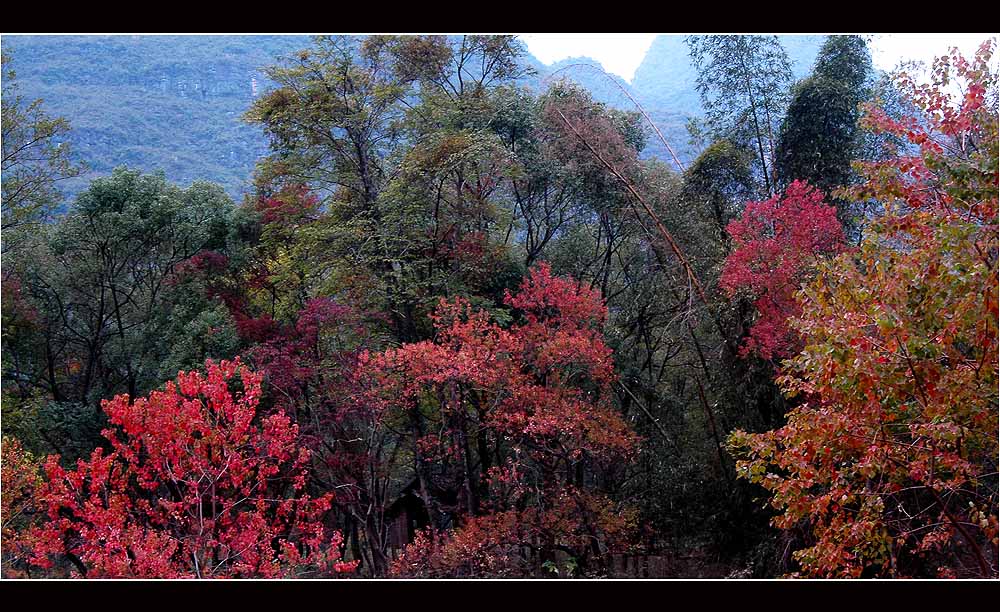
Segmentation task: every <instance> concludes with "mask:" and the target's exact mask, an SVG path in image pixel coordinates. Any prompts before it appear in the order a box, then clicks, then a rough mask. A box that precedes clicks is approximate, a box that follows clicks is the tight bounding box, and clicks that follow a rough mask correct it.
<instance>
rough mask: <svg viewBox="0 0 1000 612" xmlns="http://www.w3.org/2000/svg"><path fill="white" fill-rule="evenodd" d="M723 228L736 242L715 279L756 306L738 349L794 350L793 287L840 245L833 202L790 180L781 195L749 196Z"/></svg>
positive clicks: (778, 354)
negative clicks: (760, 198)
mask: <svg viewBox="0 0 1000 612" xmlns="http://www.w3.org/2000/svg"><path fill="white" fill-rule="evenodd" d="M727 231H728V233H729V235H730V236H731V237H732V239H733V247H734V248H733V251H732V253H730V254H729V256H728V257H727V258H726V262H725V264H724V267H723V270H722V277H721V279H720V281H719V284H720V286H721V287H722V289H723V290H724V291H726V293H728V294H729V296H730V297H733V296H735V295H737V294H741V293H742V294H745V295H747V296H749V297H750V299H752V300H753V303H754V308H755V309H756V311H757V318H756V320H755V321H754V323H753V326H752V327H751V328H750V332H749V335H748V336H747V338H746V339H745V341H744V343H743V346H742V347H741V353H742V354H743V355H747V354H749V353H757V354H758V355H760V356H761V357H763V358H764V359H783V358H785V357H789V356H790V355H793V354H795V353H797V352H798V349H799V347H800V346H801V344H800V342H799V341H798V338H797V336H796V334H795V332H794V331H793V330H792V329H791V328H790V327H789V325H788V320H789V319H790V318H791V317H794V316H796V315H797V314H798V313H799V311H800V307H799V305H798V303H797V302H796V299H795V293H796V292H797V291H798V290H799V289H800V288H801V286H802V284H803V283H804V282H806V281H808V280H809V279H810V277H811V275H812V274H813V271H814V270H815V267H816V264H817V263H818V261H819V260H820V258H822V257H829V256H832V255H836V254H837V253H839V252H840V251H842V250H843V249H844V244H843V243H844V232H843V229H842V228H841V225H840V223H839V222H838V221H837V215H836V208H835V207H833V206H828V205H826V204H824V203H823V194H822V193H821V192H819V191H818V190H816V189H814V188H812V187H810V186H809V185H808V184H806V183H803V182H801V181H794V182H792V184H791V185H789V186H788V188H787V189H786V190H785V193H784V194H783V195H775V196H773V197H771V198H769V199H767V200H765V201H763V202H747V205H746V209H745V210H744V211H743V214H742V215H741V216H740V218H739V219H736V220H733V221H731V222H730V223H729V226H728V228H727Z"/></svg>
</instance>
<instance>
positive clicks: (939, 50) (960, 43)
mask: <svg viewBox="0 0 1000 612" xmlns="http://www.w3.org/2000/svg"><path fill="white" fill-rule="evenodd" d="M656 36H657V35H656V34H518V37H519V38H520V39H521V40H523V41H524V43H525V44H526V45H527V46H528V50H529V51H531V53H532V54H533V55H534V56H535V57H537V58H538V59H539V60H541V61H542V63H544V64H552V63H554V62H558V61H559V60H563V59H566V58H570V57H580V56H587V57H591V58H593V59H595V60H597V61H598V62H600V63H601V65H602V66H603V67H604V69H605V70H607V71H608V72H611V73H614V74H617V75H618V76H620V77H622V78H623V79H625V80H626V81H628V82H631V81H632V77H633V75H634V74H635V70H636V68H638V67H639V64H640V63H641V62H642V58H643V57H645V55H646V51H648V50H649V45H650V44H652V42H653V39H654V38H656ZM990 36H996V34H879V35H876V36H875V40H874V41H873V42H872V44H871V50H872V61H873V62H874V63H875V66H876V67H877V68H881V69H883V70H891V69H893V68H895V67H896V65H897V64H898V63H899V62H900V61H903V60H918V61H925V62H930V60H932V59H933V58H934V57H936V56H938V55H944V54H946V53H947V52H948V49H949V47H953V46H955V47H958V48H959V49H960V50H961V51H962V53H963V54H965V56H966V57H971V56H972V54H973V53H975V50H976V48H977V47H978V46H979V44H980V43H981V42H983V41H984V40H985V39H986V38H989V37H990Z"/></svg>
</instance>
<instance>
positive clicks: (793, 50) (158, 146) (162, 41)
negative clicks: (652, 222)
mask: <svg viewBox="0 0 1000 612" xmlns="http://www.w3.org/2000/svg"><path fill="white" fill-rule="evenodd" d="M782 42H783V43H784V44H785V47H786V49H787V50H788V52H789V55H790V56H791V58H792V60H793V62H794V72H795V75H796V78H800V77H802V76H805V75H806V74H808V72H809V70H810V68H811V67H812V63H813V61H814V59H815V56H816V52H817V51H818V49H819V46H820V45H821V44H822V42H823V37H822V36H783V37H782ZM309 44H310V40H309V37H307V36H4V37H3V48H4V51H5V52H10V53H11V55H12V58H13V67H14V69H15V70H16V72H17V81H18V82H19V83H20V87H21V91H22V93H23V95H24V96H25V98H27V99H35V98H43V99H44V100H45V108H46V109H47V111H48V112H49V113H50V114H51V115H55V116H62V117H65V118H66V119H68V120H69V122H70V125H71V127H72V136H71V144H72V146H73V149H74V151H75V152H76V155H77V156H78V157H79V158H80V159H81V160H82V161H84V162H85V163H86V164H87V165H88V166H89V168H90V172H89V173H87V174H86V175H84V176H81V177H80V178H78V179H75V180H74V181H67V184H66V185H65V186H64V188H65V189H66V191H67V192H68V194H69V195H72V194H74V193H76V192H78V191H80V190H81V189H82V188H83V187H84V186H85V185H86V184H87V183H88V182H89V181H90V179H92V178H93V177H95V176H98V175H104V174H108V173H110V171H111V170H112V168H114V167H115V166H118V165H121V164H127V165H129V166H132V167H136V168H141V169H143V170H146V171H152V170H156V169H162V170H164V172H165V173H166V175H167V177H168V178H169V179H170V180H171V181H174V182H178V183H181V184H187V183H190V182H191V181H193V180H195V179H206V180H210V181H214V182H217V183H220V184H222V185H223V186H224V187H225V188H226V190H227V191H228V192H229V193H230V194H231V195H232V196H233V197H234V198H240V197H241V196H242V194H243V192H244V191H245V190H246V189H247V187H248V184H249V179H250V177H251V175H252V171H253V166H254V164H255V163H256V161H257V159H258V158H260V157H261V156H262V155H264V154H265V153H266V152H267V143H266V141H265V139H264V137H263V134H262V133H261V131H260V130H259V129H258V128H256V127H254V126H250V125H247V124H245V123H243V122H242V120H241V117H242V115H243V113H244V112H245V111H246V109H247V108H248V106H249V104H250V102H251V101H252V100H253V97H254V95H255V88H256V95H260V94H261V93H263V92H264V91H266V89H267V88H268V87H269V85H270V83H268V82H267V80H266V79H265V78H264V76H263V75H262V74H261V72H260V68H261V67H263V66H266V65H269V64H272V63H274V61H275V59H276V58H277V57H278V56H281V55H287V54H289V53H291V52H292V51H295V50H297V49H301V48H304V47H306V46H308V45H309ZM524 62H525V64H526V65H528V66H531V67H533V68H535V70H536V71H537V74H536V75H535V76H533V77H531V78H528V79H523V80H522V81H521V84H522V85H526V86H529V87H531V88H532V89H534V90H536V91H540V90H542V89H544V88H545V87H547V86H548V83H549V82H551V81H552V80H553V79H556V78H569V79H572V80H574V81H577V82H578V83H580V84H581V85H583V86H584V87H586V88H587V89H589V90H590V91H591V92H592V94H593V96H594V98H595V99H597V100H599V101H601V102H605V103H607V104H610V105H613V106H616V107H619V108H623V109H632V108H633V105H632V103H631V102H630V101H629V100H628V98H627V97H626V96H625V95H624V94H622V92H621V90H620V89H619V88H618V87H617V86H616V85H615V84H614V83H612V82H611V81H609V80H608V78H607V77H606V76H605V75H604V74H602V73H601V72H599V71H597V70H593V69H590V68H586V67H581V66H577V65H576V64H581V63H582V64H590V65H592V66H597V67H598V68H599V67H600V64H599V63H598V62H597V61H595V60H593V59H590V58H574V59H567V60H562V61H560V62H557V63H555V64H553V65H551V66H546V65H544V64H542V63H541V62H540V61H539V60H538V59H537V58H535V57H534V56H532V55H530V54H528V55H527V56H526V57H525V58H524ZM695 77H696V75H695V73H694V68H693V66H692V65H691V61H690V57H689V56H688V53H687V45H685V44H684V41H683V37H682V36H659V37H657V38H656V39H655V41H654V42H653V44H652V46H651V47H650V50H649V52H648V54H647V56H646V58H645V59H644V61H643V62H642V64H641V65H640V66H639V68H638V70H637V71H636V74H635V78H634V81H633V83H632V84H631V85H629V84H628V83H626V82H625V81H624V80H622V79H621V78H619V77H617V76H616V77H614V78H615V80H616V81H617V82H618V84H619V85H621V86H622V87H624V88H625V89H626V90H627V91H628V92H629V93H630V94H631V95H632V96H634V97H635V98H636V99H637V100H639V101H640V102H641V103H642V104H643V106H644V107H645V108H646V110H647V112H648V113H649V114H650V116H651V117H652V118H653V120H654V121H655V122H656V123H657V125H658V126H659V128H660V130H661V131H662V132H663V133H664V136H665V137H666V138H667V139H668V141H669V142H670V144H671V146H672V147H673V148H674V150H675V151H677V153H678V155H679V156H680V157H681V159H682V161H684V162H689V161H691V160H692V159H693V158H694V157H695V156H696V155H697V153H698V151H696V150H694V148H693V147H692V146H691V144H690V143H689V137H688V133H687V130H686V127H685V126H686V123H687V119H688V117H690V116H696V115H699V114H700V113H701V106H700V102H699V100H698V93H697V91H695V86H694V83H695ZM644 155H645V156H653V157H659V158H662V159H665V160H666V159H668V157H667V152H666V151H665V150H664V149H663V146H662V144H660V143H659V141H658V140H657V139H655V138H652V139H650V140H649V145H648V148H647V150H646V151H645V153H644Z"/></svg>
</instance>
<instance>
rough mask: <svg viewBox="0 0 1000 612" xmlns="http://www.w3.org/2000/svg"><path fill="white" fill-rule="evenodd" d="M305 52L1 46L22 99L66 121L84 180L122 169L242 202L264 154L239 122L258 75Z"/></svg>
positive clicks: (273, 47)
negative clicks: (212, 186)
mask: <svg viewBox="0 0 1000 612" xmlns="http://www.w3.org/2000/svg"><path fill="white" fill-rule="evenodd" d="M308 44H309V38H308V37H306V36H4V37H3V49H4V51H5V52H9V53H11V55H12V58H13V62H12V64H13V67H14V70H15V71H16V73H17V82H18V83H19V84H20V88H21V92H22V94H23V95H24V96H25V98H26V99H35V98H42V99H44V101H45V108H46V110H47V112H49V114H51V115H56V116H62V117H65V118H66V119H68V120H69V122H70V126H71V127H72V136H71V144H72V146H73V150H74V151H75V153H76V155H77V156H78V157H79V158H80V159H81V160H82V161H84V162H85V163H86V164H87V165H88V167H89V169H90V172H89V173H87V174H86V175H84V176H81V177H80V178H78V179H76V180H74V181H72V182H69V181H68V182H67V185H65V189H66V191H67V192H69V193H74V192H77V191H79V190H81V189H82V188H83V187H84V186H85V185H86V184H87V183H88V182H89V180H90V179H92V178H93V177H94V176H98V175H104V174H108V173H110V171H111V170H112V169H113V168H114V167H115V166H118V165H120V164H127V165H129V166H132V167H137V168H142V169H143V170H147V171H151V170H155V169H163V170H164V171H165V173H166V175H167V177H168V178H169V179H170V180H172V181H176V182H179V183H182V184H187V183H190V182H191V181H193V180H195V179H207V180H210V181H214V182H217V183H220V184H222V185H223V186H224V187H225V188H226V190H227V191H228V192H229V193H230V194H231V195H232V196H233V197H239V196H240V195H241V193H242V192H243V190H244V189H245V188H246V185H247V181H248V178H249V177H250V175H251V172H252V169H253V166H254V163H255V162H256V160H257V159H258V158H259V157H260V156H261V155H263V154H264V153H266V151H267V143H266V141H265V140H264V137H263V134H262V133H261V131H260V130H259V129H257V128H255V127H253V126H250V125H247V124H245V123H243V122H242V120H241V116H242V115H243V113H244V112H245V111H246V109H247V107H248V106H249V104H250V102H251V100H252V99H253V95H254V85H255V81H256V89H257V94H258V95H259V94H260V93H262V92H263V91H265V89H266V87H267V83H266V82H265V80H264V78H263V75H261V73H260V71H259V68H260V67H262V66H266V65H268V64H270V63H273V62H274V59H275V57H276V56H278V55H282V54H287V53H289V52H291V51H294V50H296V49H299V48H302V47H304V46H307V45H308Z"/></svg>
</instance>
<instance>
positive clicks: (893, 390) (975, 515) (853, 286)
mask: <svg viewBox="0 0 1000 612" xmlns="http://www.w3.org/2000/svg"><path fill="white" fill-rule="evenodd" d="M992 51H993V44H992V42H987V43H985V44H984V45H983V47H982V48H981V49H980V52H979V54H978V55H977V57H976V58H975V60H973V61H971V62H969V61H966V60H965V59H963V58H962V57H960V56H958V55H957V54H956V55H953V56H952V57H946V58H941V59H939V60H938V61H937V62H936V63H935V69H934V80H933V83H931V84H929V85H919V86H918V85H916V84H915V83H913V82H912V81H904V83H903V84H904V87H905V91H907V92H908V93H909V95H910V96H911V98H912V99H913V101H914V103H915V105H916V106H917V108H919V109H920V111H921V114H920V115H918V116H913V117H907V118H906V119H905V120H903V121H896V120H893V119H890V118H889V117H887V116H886V115H885V114H884V113H883V112H881V111H880V110H879V109H878V108H877V107H873V108H870V109H869V114H868V117H867V119H866V121H867V122H868V123H869V124H870V125H872V126H873V127H874V128H875V129H878V130H886V131H889V132H891V133H894V134H896V135H898V136H900V137H903V138H906V139H907V140H908V141H909V142H910V143H911V144H912V145H913V148H912V149H911V150H910V151H911V152H910V154H906V155H900V156H899V157H896V158H894V159H891V160H888V161H884V162H876V163H870V164H865V165H862V166H861V167H860V170H861V172H862V173H863V174H864V175H865V178H866V179H867V181H866V182H865V183H863V184H862V185H861V186H859V187H858V188H857V189H856V190H855V191H854V192H853V193H854V194H855V196H856V197H874V198H879V199H882V200H883V201H885V202H886V203H887V204H889V206H890V210H889V212H888V213H887V214H886V215H885V216H884V217H883V218H881V219H880V220H879V221H878V223H877V224H876V225H875V227H874V230H873V231H872V233H871V235H870V237H869V238H868V239H867V240H866V241H865V242H864V243H863V244H862V246H861V248H860V250H859V251H858V252H856V253H845V254H843V255H841V256H839V257H836V258H833V259H831V260H829V261H827V262H824V263H821V264H820V265H819V266H818V275H817V277H816V279H815V280H814V281H813V282H811V283H809V284H808V285H807V286H806V288H805V289H804V290H803V293H802V294H801V297H800V304H801V308H802V312H801V314H800V315H798V316H797V317H796V318H795V320H794V322H793V326H794V327H795V329H796V330H797V331H798V333H799V334H801V337H802V338H803V342H804V343H805V348H804V350H803V351H802V352H801V353H799V354H798V355H796V356H795V357H794V358H793V359H791V360H790V361H787V362H786V363H785V369H786V373H785V374H784V375H783V377H782V378H781V384H782V386H783V388H784V389H785V390H786V391H787V392H789V393H791V394H795V395H799V396H801V398H802V404H801V405H799V406H798V407H797V408H795V409H794V410H793V411H792V412H791V413H789V415H788V423H787V424H786V425H785V426H784V427H782V428H780V429H778V430H775V431H773V432H768V433H765V434H758V435H750V434H746V433H744V432H737V433H735V434H734V436H733V441H732V443H733V444H734V445H735V446H738V447H743V448H744V449H745V452H746V453H747V454H746V455H745V457H746V458H745V459H743V460H741V461H740V462H739V465H738V470H739V472H740V473H741V474H742V475H744V476H746V477H748V478H750V479H752V480H753V481H755V482H759V483H761V484H763V485H764V487H765V488H766V489H768V490H769V491H771V492H772V493H773V497H772V504H773V505H774V506H775V507H776V508H778V509H779V510H780V511H781V514H780V515H779V516H778V517H777V518H776V524H777V525H778V526H780V527H783V528H786V529H789V528H794V527H802V528H805V529H807V530H808V531H809V532H810V534H809V535H810V537H809V546H808V547H806V548H803V549H802V550H800V551H797V552H796V553H795V557H796V559H797V560H798V561H799V563H800V565H801V569H802V572H803V573H806V574H810V575H819V576H864V575H883V576H928V575H931V576H934V575H936V576H979V577H988V576H994V575H996V566H995V560H996V554H997V541H998V540H997V475H996V462H997V430H996V424H997V369H996V363H997V358H998V357H997V283H996V274H997V273H996V265H997V177H998V174H997V164H998V157H997V109H996V77H995V75H994V74H993V73H992V72H991V71H990V67H989V59H990V56H991V53H992ZM953 79H957V80H958V81H959V82H960V83H961V84H962V85H963V87H962V95H961V97H958V98H957V99H956V98H955V97H953V96H951V95H950V93H949V92H948V91H947V90H946V89H945V85H947V84H948V83H950V82H954V81H953ZM991 559H992V561H991Z"/></svg>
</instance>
